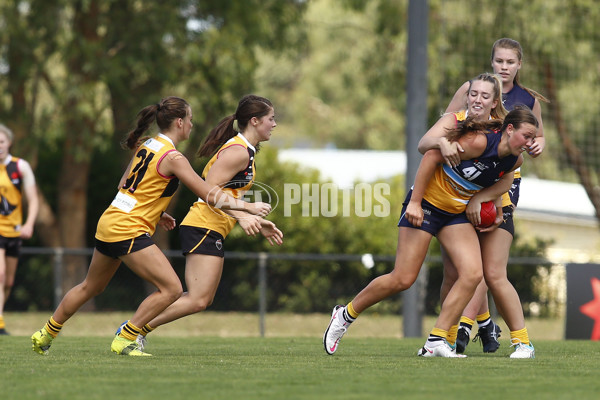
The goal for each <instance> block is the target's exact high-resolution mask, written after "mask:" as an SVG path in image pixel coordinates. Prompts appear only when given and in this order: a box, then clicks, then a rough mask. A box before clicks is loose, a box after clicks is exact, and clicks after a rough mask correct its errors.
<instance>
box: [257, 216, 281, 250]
mask: <svg viewBox="0 0 600 400" xmlns="http://www.w3.org/2000/svg"><path fill="white" fill-rule="evenodd" d="M260 233H261V234H262V235H263V236H264V237H265V238H266V239H267V240H268V241H269V244H271V246H273V245H278V246H281V244H282V243H283V232H281V231H280V230H279V229H278V228H277V226H275V224H274V223H273V222H271V221H267V220H266V219H263V220H262V227H261V228H260Z"/></svg>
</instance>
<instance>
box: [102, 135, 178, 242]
mask: <svg viewBox="0 0 600 400" xmlns="http://www.w3.org/2000/svg"><path fill="white" fill-rule="evenodd" d="M172 151H176V150H175V146H174V144H173V142H172V141H171V140H170V139H169V138H168V137H166V136H165V135H163V134H160V133H159V134H158V136H157V137H155V138H152V139H148V140H147V141H146V142H144V144H142V145H141V146H140V147H139V148H138V150H137V152H136V154H135V156H134V158H133V161H132V163H131V169H130V171H129V175H128V177H127V180H126V181H125V184H124V185H123V187H121V188H120V189H119V191H118V192H117V195H116V196H115V198H114V200H113V201H112V203H111V204H110V206H109V207H108V208H107V209H106V211H104V214H102V216H101V217H100V220H99V221H98V228H97V230H96V238H97V239H98V240H102V241H103V242H109V243H113V242H120V241H122V240H128V239H132V238H134V237H137V236H140V235H142V234H144V233H147V234H149V235H152V234H153V233H154V231H155V229H156V224H157V223H158V221H159V220H160V216H161V214H162V213H163V211H164V210H165V209H166V208H167V206H168V205H169V203H170V202H171V198H172V197H173V194H175V191H176V190H177V188H178V186H179V179H177V177H175V176H164V175H161V174H160V173H159V172H158V166H159V164H160V162H161V161H162V160H163V158H164V157H165V156H166V155H167V154H168V153H170V152H172Z"/></svg>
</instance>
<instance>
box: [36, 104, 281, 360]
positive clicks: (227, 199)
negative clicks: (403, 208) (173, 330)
mask: <svg viewBox="0 0 600 400" xmlns="http://www.w3.org/2000/svg"><path fill="white" fill-rule="evenodd" d="M154 121H156V124H157V125H158V127H159V129H160V133H159V134H158V135H157V136H156V137H153V138H148V139H140V138H141V137H142V135H143V134H144V133H145V132H146V131H147V130H148V129H149V128H150V125H151V124H152V123H153V122H154ZM192 126H193V124H192V110H191V107H190V106H189V104H188V103H187V102H186V101H185V100H183V99H181V98H179V97H167V98H165V99H162V100H161V101H160V102H159V103H157V104H153V105H150V106H147V107H145V108H144V109H142V110H141V111H140V112H139V113H138V121H137V126H136V128H135V129H134V130H133V131H131V132H130V133H129V135H128V136H127V139H126V141H125V143H124V144H125V145H126V147H128V148H130V149H132V150H133V149H135V155H134V156H133V159H132V160H131V162H130V164H129V166H128V168H127V170H126V171H125V173H124V174H123V177H122V178H121V181H120V183H119V190H118V192H117V195H116V196H115V198H114V200H113V201H112V203H111V204H110V206H109V207H108V208H107V209H106V211H105V212H104V214H102V216H101V217H100V220H99V221H98V227H97V231H96V247H95V249H94V254H93V256H92V261H91V264H90V267H89V270H88V274H87V276H86V278H85V280H84V281H83V282H82V283H80V284H79V285H77V286H75V287H74V288H72V289H71V290H69V292H67V294H66V295H65V297H64V298H63V300H62V301H61V302H60V304H59V306H58V308H57V309H56V311H55V312H54V314H53V315H52V317H50V319H49V320H48V322H47V323H46V325H45V326H44V327H43V328H42V329H40V330H39V331H38V332H35V333H34V334H33V335H32V337H31V340H32V342H33V350H34V351H35V352H37V353H39V354H47V353H48V349H49V347H50V345H51V343H52V340H53V339H54V338H55V337H56V336H57V335H58V333H59V332H60V330H61V329H62V326H63V324H64V323H65V322H66V321H67V320H68V319H69V318H70V317H71V316H72V315H73V314H75V312H77V310H78V309H79V308H80V307H81V306H82V305H83V304H84V303H85V302H86V301H88V300H89V299H91V298H92V297H93V296H95V295H97V294H98V293H101V292H102V291H103V290H104V288H105V287H106V285H108V283H109V282H110V280H111V278H112V277H113V275H114V274H115V272H116V271H117V268H119V266H120V264H121V262H124V263H125V264H126V265H127V266H128V267H129V268H130V269H131V270H132V271H133V272H135V273H136V274H137V275H138V276H140V277H141V278H142V279H144V280H146V281H148V282H149V283H151V284H153V285H154V286H155V287H156V288H157V290H156V292H154V293H152V294H151V295H150V296H148V297H147V298H146V299H145V300H144V301H143V302H142V303H141V304H140V306H139V307H138V309H137V311H136V312H135V314H134V315H133V317H131V319H130V320H129V321H128V322H127V323H126V324H125V326H123V328H122V329H121V330H120V332H119V333H118V334H117V335H116V336H115V338H114V340H113V342H112V344H111V350H112V351H113V352H115V353H117V354H122V355H130V356H149V355H150V354H148V353H144V352H143V351H142V350H141V349H140V347H139V345H138V343H137V342H136V339H137V336H138V334H139V333H140V331H141V330H142V328H143V327H144V326H145V325H146V324H147V323H148V322H149V321H150V320H151V319H152V318H154V317H156V316H157V315H158V314H160V313H161V312H162V311H163V310H164V309H165V308H167V306H169V305H170V304H171V303H173V302H174V301H175V300H177V299H178V298H179V297H180V296H181V294H182V292H183V289H182V286H181V282H180V281H179V277H178V276H177V274H176V273H175V271H174V270H173V268H172V267H171V265H170V263H169V261H168V260H167V258H166V257H165V255H164V254H163V253H162V252H161V251H160V249H159V248H158V247H157V246H156V245H155V244H154V242H153V241H152V238H151V236H152V234H153V233H154V230H155V229H156V225H157V224H158V225H161V226H162V227H164V228H165V229H167V230H171V229H173V228H174V227H175V220H174V219H173V217H171V216H170V215H168V214H166V213H165V212H164V211H165V209H166V208H167V206H168V204H169V202H170V200H171V198H172V196H173V194H174V193H175V190H176V189H177V185H178V181H181V182H183V183H184V184H185V185H186V186H187V187H188V188H189V189H191V190H192V191H193V192H194V193H195V194H196V195H198V196H199V197H201V198H203V199H205V200H206V201H207V202H209V203H210V204H212V205H215V204H217V203H220V204H223V206H224V207H228V208H232V209H238V210H245V211H248V212H250V213H252V214H258V215H266V214H267V213H268V212H270V210H271V207H270V205H268V204H266V203H258V202H257V203H246V202H244V201H240V200H237V199H233V198H232V197H231V196H229V195H227V194H225V193H223V192H222V191H221V189H219V188H218V187H217V186H214V185H210V184H209V183H207V182H205V181H204V180H203V179H202V178H200V177H199V176H198V175H197V174H196V172H195V171H194V170H193V168H192V167H191V165H190V163H189V162H188V160H187V159H186V158H185V157H184V156H183V155H182V154H181V153H180V152H178V151H177V150H176V146H177V144H178V143H180V142H182V141H184V140H187V139H188V138H189V136H190V133H191V130H192ZM140 142H141V143H140ZM251 221H252V222H254V221H253V220H251ZM255 228H256V229H259V228H260V225H258V224H256V226H255Z"/></svg>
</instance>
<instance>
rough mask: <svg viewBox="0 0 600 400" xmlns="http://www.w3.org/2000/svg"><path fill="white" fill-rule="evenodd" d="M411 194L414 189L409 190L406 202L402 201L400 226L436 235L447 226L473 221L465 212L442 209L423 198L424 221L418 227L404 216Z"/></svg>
mask: <svg viewBox="0 0 600 400" xmlns="http://www.w3.org/2000/svg"><path fill="white" fill-rule="evenodd" d="M411 195H412V190H410V191H409V192H408V194H407V195H406V199H405V200H404V203H402V212H401V214H400V221H398V227H401V226H406V227H409V228H414V229H420V230H422V231H425V232H429V233H431V234H432V235H433V236H435V235H437V233H438V232H439V231H440V230H442V228H443V227H445V226H448V225H456V224H470V223H471V222H469V220H468V219H467V214H465V213H464V212H462V213H460V214H452V213H449V212H446V211H444V210H440V209H439V208H437V207H436V206H434V205H432V204H431V203H429V202H428V201H427V200H422V201H421V208H422V209H423V223H422V224H421V226H420V227H416V226H414V225H412V224H411V223H410V222H408V220H407V219H406V218H405V217H404V214H405V213H406V207H407V206H408V202H409V201H410V196H411Z"/></svg>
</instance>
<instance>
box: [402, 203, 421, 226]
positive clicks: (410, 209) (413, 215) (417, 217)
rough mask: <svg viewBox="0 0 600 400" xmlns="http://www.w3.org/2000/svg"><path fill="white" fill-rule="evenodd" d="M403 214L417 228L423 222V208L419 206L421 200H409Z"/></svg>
mask: <svg viewBox="0 0 600 400" xmlns="http://www.w3.org/2000/svg"><path fill="white" fill-rule="evenodd" d="M404 215H405V216H406V219H407V220H408V222H410V224H411V225H412V226H415V227H417V228H418V227H420V226H421V224H422V223H423V208H422V207H421V202H417V201H409V202H408V205H407V206H406V212H405V213H404Z"/></svg>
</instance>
